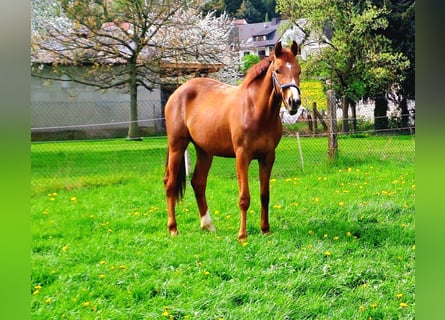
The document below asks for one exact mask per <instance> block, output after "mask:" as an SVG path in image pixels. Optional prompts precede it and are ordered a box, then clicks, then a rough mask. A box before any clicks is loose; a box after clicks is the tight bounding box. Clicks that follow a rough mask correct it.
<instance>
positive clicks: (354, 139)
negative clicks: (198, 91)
mask: <svg viewBox="0 0 445 320" xmlns="http://www.w3.org/2000/svg"><path fill="white" fill-rule="evenodd" d="M155 106H156V103H153V101H142V102H140V103H139V119H140V120H139V121H138V123H139V127H140V130H141V135H142V136H143V137H144V138H143V139H142V140H141V141H130V140H127V139H125V138H126V135H127V129H128V125H129V121H126V120H125V118H126V117H127V113H126V112H125V110H126V108H125V106H124V105H123V104H122V102H118V103H114V104H113V103H110V102H109V101H102V102H90V103H86V102H85V103H83V104H81V106H79V104H78V103H77V104H76V105H70V104H69V103H66V104H60V103H56V102H52V103H46V104H43V103H40V104H35V105H34V106H33V107H32V119H33V128H32V130H31V131H32V138H33V142H32V145H31V147H32V153H31V157H32V158H31V165H32V177H33V180H34V181H33V182H32V183H33V187H34V188H37V189H38V187H39V185H40V186H41V185H45V184H48V183H51V181H55V180H58V181H60V178H61V177H62V178H63V179H62V180H63V181H65V183H68V184H69V183H81V182H80V181H81V180H82V179H86V177H94V176H100V175H102V174H108V175H115V176H116V179H119V172H125V174H127V175H128V174H134V175H136V176H141V175H144V174H146V173H147V172H153V171H156V172H157V174H158V175H159V177H160V179H161V178H162V176H163V173H164V165H165V160H166V149H167V138H166V135H165V127H164V119H163V118H162V111H161V110H160V108H156V107H155ZM362 108H364V107H363V106H362ZM369 108H372V106H370V107H369ZM306 110H307V114H306V116H304V117H303V118H300V119H299V120H298V121H294V122H292V121H290V123H284V124H283V137H282V140H281V142H280V144H279V146H278V148H277V151H276V152H277V155H276V165H275V166H274V169H273V175H274V176H276V177H279V176H282V177H284V176H292V175H293V176H295V175H301V174H304V173H305V172H312V171H313V170H316V169H317V167H319V166H323V165H326V164H328V165H329V164H330V163H331V161H330V159H329V156H328V136H329V132H328V128H327V125H326V122H328V121H329V119H328V117H327V115H326V114H323V115H322V116H321V117H316V116H315V114H314V110H310V108H306ZM367 112H368V113H369V112H370V113H371V114H372V109H371V110H367ZM320 113H322V112H320ZM388 119H389V123H390V126H389V127H388V128H385V129H380V130H375V128H374V126H373V120H374V119H373V117H369V116H365V115H363V114H362V115H359V116H358V117H357V118H356V119H351V118H349V119H348V120H347V121H351V123H352V121H355V127H354V130H353V131H350V132H342V130H341V129H342V121H345V119H342V118H341V117H338V118H337V119H336V120H337V123H336V125H337V132H336V136H337V142H338V155H337V160H338V161H340V162H345V163H357V162H363V161H366V160H367V159H379V160H382V161H385V160H395V161H404V162H409V163H413V161H414V156H415V130H414V129H415V126H414V121H413V120H411V121H410V122H409V123H408V126H405V127H401V126H400V125H396V124H397V119H396V117H392V116H391V113H390V111H389V112H388ZM391 119H392V120H391ZM391 121H392V122H391ZM283 122H286V121H284V119H283ZM287 122H289V121H287ZM391 123H392V124H391ZM189 152H190V157H191V163H192V164H193V160H194V150H193V148H189ZM123 155H125V156H123ZM48 159H50V161H48ZM232 162H233V163H232ZM48 163H50V165H48ZM228 167H230V168H232V170H227V168H228ZM211 173H212V174H216V175H225V176H233V177H235V176H236V172H235V164H234V159H218V158H215V160H214V162H213V165H212V169H211ZM75 181H77V182H75ZM60 187H66V185H65V186H60Z"/></svg>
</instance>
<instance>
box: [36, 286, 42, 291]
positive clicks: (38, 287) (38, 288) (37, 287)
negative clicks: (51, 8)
mask: <svg viewBox="0 0 445 320" xmlns="http://www.w3.org/2000/svg"><path fill="white" fill-rule="evenodd" d="M34 289H36V290H41V289H42V286H40V285H36V286H34Z"/></svg>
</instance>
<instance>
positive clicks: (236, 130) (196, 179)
mask: <svg viewBox="0 0 445 320" xmlns="http://www.w3.org/2000/svg"><path fill="white" fill-rule="evenodd" d="M298 51H299V47H298V44H297V43H296V42H295V41H294V42H293V43H292V46H291V49H290V50H288V49H285V48H283V47H282V46H281V42H278V43H277V44H276V45H275V48H274V50H273V54H271V56H270V57H268V58H265V59H263V60H261V61H260V62H258V63H257V64H255V65H254V66H252V67H251V68H250V69H249V70H248V72H247V75H246V77H245V79H244V80H243V82H242V83H241V85H239V86H231V85H228V84H224V83H221V82H219V81H216V80H212V79H208V78H194V79H192V80H189V81H187V82H186V83H184V84H183V85H181V86H180V87H179V88H178V89H177V90H176V91H175V92H174V93H173V94H172V95H171V96H170V98H169V99H168V101H167V104H166V106H165V124H166V129H167V138H168V151H167V163H166V173H165V178H164V184H165V189H166V196H167V205H168V229H169V231H170V234H171V235H172V236H175V235H177V233H178V230H177V227H176V217H175V205H176V202H177V201H178V200H179V199H181V198H182V196H183V194H184V190H185V182H186V177H185V166H184V151H185V150H186V148H187V145H188V144H189V142H192V143H193V144H194V146H195V149H196V155H197V160H196V166H195V169H194V173H193V176H192V179H191V184H192V187H193V189H194V192H195V197H196V201H197V203H198V207H199V213H200V216H201V228H202V229H206V230H209V231H214V230H215V227H214V225H213V223H212V220H211V218H210V212H209V209H208V206H207V200H206V196H205V191H206V185H207V175H208V172H209V170H210V166H211V164H212V159H213V156H221V157H235V158H236V173H237V178H238V186H239V208H240V210H241V221H240V229H239V233H238V239H239V240H241V241H242V240H245V239H246V237H247V233H246V213H247V210H248V208H249V205H250V193H249V186H248V167H249V164H250V162H251V161H252V160H253V159H257V160H258V163H259V178H260V186H261V190H260V191H261V230H262V232H263V233H265V234H267V233H269V230H270V229H269V179H270V174H271V170H272V165H273V163H274V161H275V148H276V147H277V145H278V142H279V141H280V138H281V133H282V127H281V120H280V106H281V104H282V102H284V105H285V107H286V108H287V109H288V111H289V113H290V114H295V113H296V112H297V110H298V108H299V106H300V104H301V98H300V89H299V85H300V72H301V68H300V65H299V64H298V62H297V59H296V55H297V53H298Z"/></svg>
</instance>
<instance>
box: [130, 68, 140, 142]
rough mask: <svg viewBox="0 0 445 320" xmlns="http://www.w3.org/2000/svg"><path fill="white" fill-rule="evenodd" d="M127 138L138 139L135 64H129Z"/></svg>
mask: <svg viewBox="0 0 445 320" xmlns="http://www.w3.org/2000/svg"><path fill="white" fill-rule="evenodd" d="M128 139H131V140H140V139H141V137H140V135H139V125H138V87H137V82H136V64H131V66H130V125H129V126H128Z"/></svg>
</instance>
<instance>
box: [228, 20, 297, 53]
mask: <svg viewBox="0 0 445 320" xmlns="http://www.w3.org/2000/svg"><path fill="white" fill-rule="evenodd" d="M234 28H235V30H236V34H237V36H236V37H234V39H235V40H236V41H238V43H237V45H236V46H237V48H238V50H239V57H240V59H242V57H244V56H246V55H248V54H254V55H258V56H259V57H260V58H264V57H267V56H269V55H270V53H271V52H272V50H273V48H274V46H275V44H276V43H277V42H278V41H279V40H282V41H283V42H286V43H287V42H290V41H292V40H295V41H296V42H297V43H299V44H301V43H302V41H303V33H302V31H300V30H299V29H297V28H295V27H292V25H290V24H289V21H288V20H281V19H280V18H273V19H272V21H268V22H259V23H247V22H246V21H245V20H235V21H234Z"/></svg>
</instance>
